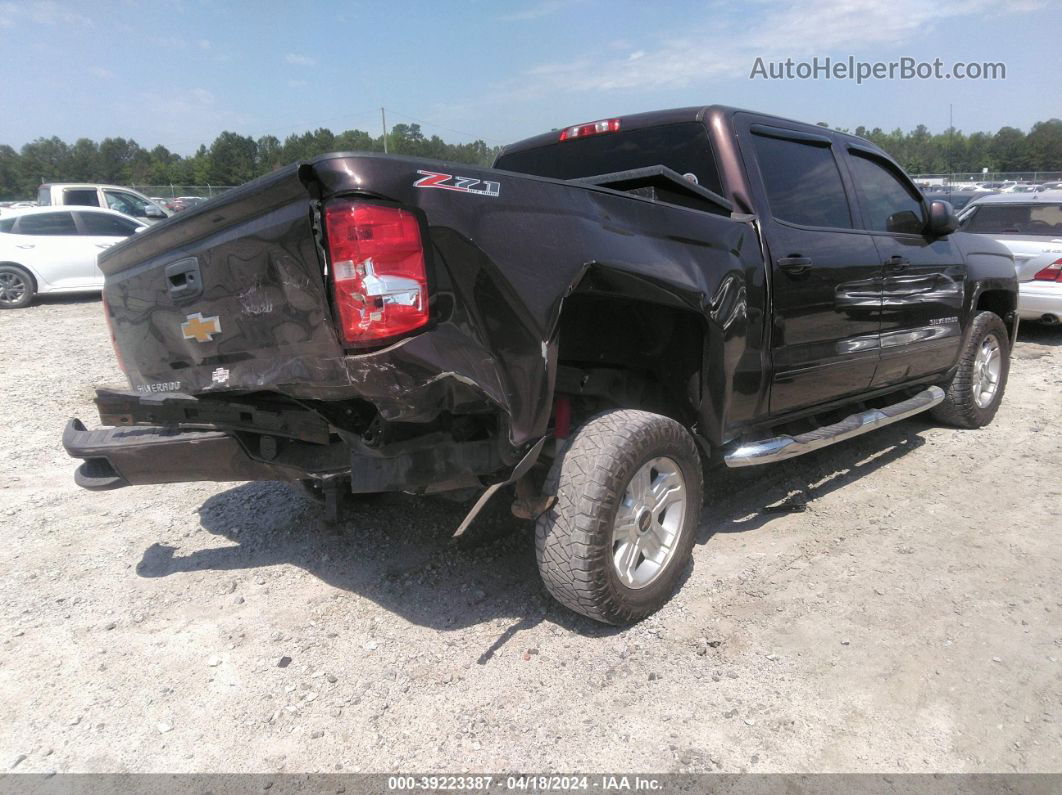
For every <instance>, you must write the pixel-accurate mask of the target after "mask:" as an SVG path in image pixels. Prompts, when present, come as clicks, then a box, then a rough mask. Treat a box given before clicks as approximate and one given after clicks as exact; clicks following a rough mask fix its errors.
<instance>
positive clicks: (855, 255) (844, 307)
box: [741, 119, 882, 414]
mask: <svg viewBox="0 0 1062 795" xmlns="http://www.w3.org/2000/svg"><path fill="white" fill-rule="evenodd" d="M770 122H771V123H770V124H767V123H751V124H748V125H747V127H746V129H747V131H748V133H749V134H748V135H744V136H742V144H741V145H742V153H743V159H744V161H745V163H746V166H747V170H748V172H749V181H750V188H751V189H752V191H753V193H754V194H759V196H758V200H757V204H758V206H759V207H760V208H761V209H760V215H761V221H762V228H763V232H764V237H765V242H766V248H767V253H768V257H769V261H770V278H771V282H770V283H771V298H772V308H773V322H772V329H771V354H772V360H773V368H774V374H773V380H772V384H771V397H770V412H771V414H783V413H786V412H789V411H795V410H799V409H802V408H805V407H809V406H814V405H816V404H819V403H825V402H828V401H831V400H835V399H837V398H841V397H844V396H846V395H850V394H855V393H858V392H862V391H864V390H866V389H867V388H868V387H869V386H870V382H871V379H872V378H873V375H874V371H875V369H876V368H877V364H878V353H879V347H878V332H879V325H880V322H881V277H882V267H881V259H880V255H879V254H878V250H877V248H876V246H875V243H874V239H873V237H872V236H871V235H868V234H866V233H865V232H863V231H862V230H859V229H857V228H855V223H854V219H853V214H852V207H851V204H850V199H849V191H850V188H849V186H848V185H847V183H846V178H845V175H844V172H843V171H842V170H841V167H840V165H839V163H838V153H836V152H835V151H834V148H835V143H834V139H833V138H831V137H830V136H828V135H825V134H821V135H820V134H817V133H811V132H808V131H804V130H799V129H795V128H794V129H789V128H782V127H778V126H775V125H776V120H774V119H771V120H770Z"/></svg>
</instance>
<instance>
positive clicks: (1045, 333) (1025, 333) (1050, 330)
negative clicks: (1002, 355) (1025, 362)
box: [1014, 322, 1062, 359]
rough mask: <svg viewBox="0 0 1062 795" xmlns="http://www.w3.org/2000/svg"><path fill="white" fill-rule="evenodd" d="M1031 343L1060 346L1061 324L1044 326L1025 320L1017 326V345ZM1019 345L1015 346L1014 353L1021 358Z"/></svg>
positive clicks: (1061, 341)
mask: <svg viewBox="0 0 1062 795" xmlns="http://www.w3.org/2000/svg"><path fill="white" fill-rule="evenodd" d="M1028 343H1032V344H1033V345H1048V346H1050V347H1053V348H1057V347H1059V346H1062V326H1045V325H1044V324H1043V323H1031V322H1025V323H1022V324H1021V325H1020V326H1019V327H1018V346H1021V345H1023V344H1028ZM1021 352H1022V351H1021V347H1016V348H1015V351H1014V355H1015V356H1016V357H1017V358H1019V359H1021V358H1026V357H1023V356H1021Z"/></svg>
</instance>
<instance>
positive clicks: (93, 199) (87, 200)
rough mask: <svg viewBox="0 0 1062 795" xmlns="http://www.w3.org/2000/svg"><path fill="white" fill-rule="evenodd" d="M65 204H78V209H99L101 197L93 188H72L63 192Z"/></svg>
mask: <svg viewBox="0 0 1062 795" xmlns="http://www.w3.org/2000/svg"><path fill="white" fill-rule="evenodd" d="M63 204H76V205H77V206H78V207H99V206H100V197H99V194H97V193H96V191H95V189H93V188H84V189H83V188H71V189H70V190H64V191H63Z"/></svg>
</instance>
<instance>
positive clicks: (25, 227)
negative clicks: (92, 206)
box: [18, 213, 77, 235]
mask: <svg viewBox="0 0 1062 795" xmlns="http://www.w3.org/2000/svg"><path fill="white" fill-rule="evenodd" d="M18 233H19V234H20V235H76V234H77V227H76V226H74V216H73V215H72V214H70V213H36V214H34V215H21V216H19V219H18Z"/></svg>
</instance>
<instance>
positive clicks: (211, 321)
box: [181, 312, 221, 342]
mask: <svg viewBox="0 0 1062 795" xmlns="http://www.w3.org/2000/svg"><path fill="white" fill-rule="evenodd" d="M181 332H182V333H183V334H184V338H185V339H186V340H195V341H196V342H210V341H211V340H213V339H214V335H215V334H220V333H221V319H220V318H219V317H218V316H217V315H214V317H203V313H202V312H195V313H194V314H191V315H189V316H188V319H187V320H185V321H184V322H183V323H182V324H181Z"/></svg>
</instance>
